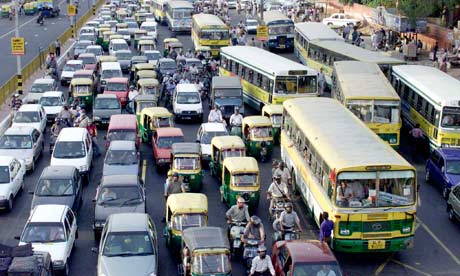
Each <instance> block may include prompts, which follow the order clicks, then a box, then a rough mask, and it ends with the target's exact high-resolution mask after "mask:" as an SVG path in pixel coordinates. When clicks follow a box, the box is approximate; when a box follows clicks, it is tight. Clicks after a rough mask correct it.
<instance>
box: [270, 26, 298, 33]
mask: <svg viewBox="0 0 460 276" xmlns="http://www.w3.org/2000/svg"><path fill="white" fill-rule="evenodd" d="M293 33H294V25H293V24H282V25H275V26H270V27H268V34H269V35H281V34H293Z"/></svg>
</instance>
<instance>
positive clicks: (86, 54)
mask: <svg viewBox="0 0 460 276" xmlns="http://www.w3.org/2000/svg"><path fill="white" fill-rule="evenodd" d="M81 57H96V55H95V54H94V53H82V54H80V55H79V56H78V58H79V59H80V58H81Z"/></svg>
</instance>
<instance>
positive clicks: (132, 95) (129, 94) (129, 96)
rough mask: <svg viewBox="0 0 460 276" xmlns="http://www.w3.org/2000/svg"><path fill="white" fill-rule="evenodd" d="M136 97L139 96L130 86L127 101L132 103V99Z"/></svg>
mask: <svg viewBox="0 0 460 276" xmlns="http://www.w3.org/2000/svg"><path fill="white" fill-rule="evenodd" d="M137 95H139V92H138V91H137V90H136V89H134V86H133V85H131V86H130V87H129V93H128V99H129V101H132V100H133V99H134V98H136V96H137Z"/></svg>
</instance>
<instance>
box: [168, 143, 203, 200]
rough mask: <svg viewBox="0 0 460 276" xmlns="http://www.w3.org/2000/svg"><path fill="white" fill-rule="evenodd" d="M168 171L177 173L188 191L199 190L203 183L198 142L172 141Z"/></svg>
mask: <svg viewBox="0 0 460 276" xmlns="http://www.w3.org/2000/svg"><path fill="white" fill-rule="evenodd" d="M170 171H171V172H172V173H178V174H179V176H180V177H182V182H184V184H185V185H186V186H187V187H188V189H189V190H190V191H192V192H199V191H200V190H201V186H202V185H203V169H202V165H201V146H200V144H198V143H185V142H184V143H174V144H173V145H172V147H171V169H170Z"/></svg>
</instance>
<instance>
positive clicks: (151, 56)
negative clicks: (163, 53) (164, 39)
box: [145, 52, 160, 60]
mask: <svg viewBox="0 0 460 276" xmlns="http://www.w3.org/2000/svg"><path fill="white" fill-rule="evenodd" d="M145 56H146V57H147V59H148V60H158V59H159V58H160V53H157V52H151V53H145Z"/></svg>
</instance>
